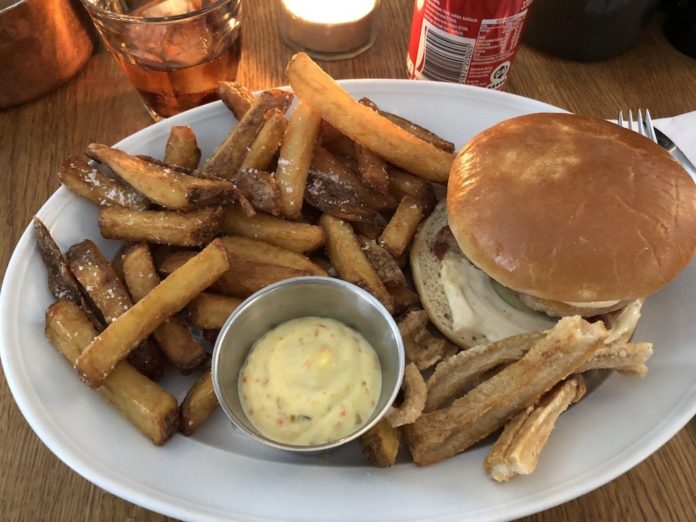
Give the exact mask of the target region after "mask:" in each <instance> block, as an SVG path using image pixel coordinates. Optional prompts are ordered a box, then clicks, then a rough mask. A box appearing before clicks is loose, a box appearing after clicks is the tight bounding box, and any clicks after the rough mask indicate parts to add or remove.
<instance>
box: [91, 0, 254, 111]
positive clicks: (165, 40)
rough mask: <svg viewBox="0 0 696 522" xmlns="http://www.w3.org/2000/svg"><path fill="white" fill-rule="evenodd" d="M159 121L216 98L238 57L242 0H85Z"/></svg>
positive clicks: (106, 40)
mask: <svg viewBox="0 0 696 522" xmlns="http://www.w3.org/2000/svg"><path fill="white" fill-rule="evenodd" d="M81 1H82V3H83V4H84V5H85V7H86V8H87V11H88V12H89V14H90V16H91V17H92V20H93V21H94V25H95V26H96V28H97V30H98V31H99V34H100V35H101V37H102V39H103V41H104V43H105V45H106V47H107V49H108V50H109V51H110V52H111V54H112V56H113V57H114V58H116V61H117V62H118V64H119V66H120V67H121V69H122V70H123V73H124V74H125V75H126V78H128V80H130V82H131V83H132V84H133V86H134V87H135V88H136V89H137V90H138V92H139V93H140V96H141V97H142V98H143V101H144V102H145V106H146V107H147V109H148V111H149V112H150V114H151V115H152V117H153V118H154V119H155V120H159V119H160V118H166V117H168V116H173V115H174V114H178V113H180V112H182V111H185V110H188V109H190V108H192V107H196V106H198V105H201V104H204V103H208V102H210V101H213V100H216V99H217V98H218V95H217V86H218V82H220V81H222V80H233V79H234V78H235V76H236V74H237V66H238V64H239V55H240V45H241V40H240V23H239V15H240V12H241V3H240V0H81Z"/></svg>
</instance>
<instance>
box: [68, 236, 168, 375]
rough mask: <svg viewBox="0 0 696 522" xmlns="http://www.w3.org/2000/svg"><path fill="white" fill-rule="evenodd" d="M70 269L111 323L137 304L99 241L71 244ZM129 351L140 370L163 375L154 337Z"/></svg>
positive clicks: (131, 358) (159, 353)
mask: <svg viewBox="0 0 696 522" xmlns="http://www.w3.org/2000/svg"><path fill="white" fill-rule="evenodd" d="M67 259H68V263H69V265H70V270H71V271H72V273H73V274H75V278H76V279H77V280H78V281H79V282H80V285H81V286H82V288H83V289H84V290H85V293H86V294H87V295H88V296H89V298H90V301H91V302H92V303H94V305H95V307H96V308H97V309H98V310H99V312H100V313H101V315H102V317H103V318H104V322H105V323H106V324H107V325H109V324H111V323H113V322H114V321H115V320H116V319H118V318H119V317H120V316H121V315H123V314H124V313H125V312H126V311H128V310H129V309H130V308H131V307H132V306H133V301H132V300H131V296H130V295H129V294H128V290H126V287H125V286H124V284H123V282H122V281H121V280H120V279H119V278H118V276H117V275H116V273H115V272H114V270H113V268H112V267H111V264H110V263H109V262H108V261H107V260H106V258H105V257H104V256H103V254H102V253H101V251H100V250H99V248H98V247H97V245H95V244H94V243H93V242H92V241H90V240H88V239H87V240H85V241H82V242H81V243H78V244H76V245H73V246H72V247H70V249H69V250H68V252H67ZM142 341H143V342H141V343H140V344H138V345H137V347H136V348H134V349H133V351H131V352H130V354H129V355H128V362H130V363H131V364H132V365H133V366H134V367H135V368H136V369H137V370H138V371H139V372H140V373H142V374H143V375H146V376H147V377H149V378H150V379H154V380H156V379H159V378H160V377H161V376H162V373H163V372H164V366H165V360H164V356H163V355H162V352H161V351H160V350H159V348H158V347H157V346H155V344H153V343H152V341H151V340H150V339H144V338H143V339H142Z"/></svg>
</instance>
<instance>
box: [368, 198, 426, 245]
mask: <svg viewBox="0 0 696 522" xmlns="http://www.w3.org/2000/svg"><path fill="white" fill-rule="evenodd" d="M422 220H423V207H421V205H420V203H418V201H416V200H415V199H413V198H412V197H411V196H404V197H403V198H402V199H401V203H399V206H398V207H397V208H396V212H394V215H393V216H392V218H391V219H390V220H389V223H387V226H386V227H385V229H384V230H383V231H382V234H381V235H380V236H379V244H380V245H382V246H383V247H384V248H386V249H387V250H389V252H391V254H392V255H393V256H395V257H399V256H400V255H401V254H403V253H404V252H405V251H406V249H407V248H408V246H409V245H410V244H411V241H412V240H413V236H415V235H416V229H417V228H418V224H419V223H420V222H421V221H422Z"/></svg>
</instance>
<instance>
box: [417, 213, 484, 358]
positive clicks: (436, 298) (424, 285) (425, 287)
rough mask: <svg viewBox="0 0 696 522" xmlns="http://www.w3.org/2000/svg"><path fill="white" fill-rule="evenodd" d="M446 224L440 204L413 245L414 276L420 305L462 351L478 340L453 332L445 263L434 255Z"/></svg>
mask: <svg viewBox="0 0 696 522" xmlns="http://www.w3.org/2000/svg"><path fill="white" fill-rule="evenodd" d="M446 225H447V206H446V205H445V203H444V201H443V202H441V203H439V204H438V205H437V206H436V207H435V209H434V210H433V212H432V213H431V214H430V216H429V217H428V218H427V219H426V220H425V221H424V222H423V223H422V225H421V228H420V229H419V231H418V233H417V234H416V237H415V238H414V240H413V245H412V246H411V274H412V275H413V282H414V284H415V285H416V290H417V291H418V295H419V296H420V301H421V305H422V306H423V309H424V310H425V311H426V312H427V313H428V316H429V317H430V320H431V321H432V323H433V324H434V325H435V327H436V328H437V329H438V330H440V332H442V334H443V335H444V336H445V337H447V338H448V339H449V340H450V341H452V342H453V343H455V344H457V345H458V346H460V347H462V348H468V347H470V346H474V345H476V344H478V343H477V341H476V338H475V337H474V336H471V335H462V334H457V332H455V331H454V326H453V321H452V312H451V310H450V305H449V301H448V300H447V295H446V294H445V287H444V286H443V285H442V280H441V279H440V270H441V269H442V260H441V259H439V258H438V256H436V255H435V248H434V246H435V242H436V240H437V237H438V232H440V230H441V229H442V227H444V226H446Z"/></svg>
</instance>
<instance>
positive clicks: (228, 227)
mask: <svg viewBox="0 0 696 522" xmlns="http://www.w3.org/2000/svg"><path fill="white" fill-rule="evenodd" d="M222 232H223V233H224V234H230V235H238V236H245V237H249V238H251V239H258V240H259V241H265V242H266V243H270V244H271V245H275V246H278V247H282V248H287V249H288V250H292V251H293V252H298V253H300V254H302V253H305V252H312V251H314V250H316V249H317V248H319V247H320V246H322V245H323V244H324V231H323V230H322V228H321V227H319V226H316V225H308V224H307V223H297V222H294V221H286V220H284V219H281V218H277V217H274V216H270V215H268V214H263V213H261V212H259V213H257V214H256V215H255V216H252V217H247V216H246V215H245V214H244V213H243V212H242V211H241V210H240V209H238V208H237V207H235V206H228V207H226V208H225V210H224V214H223V217H222Z"/></svg>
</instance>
